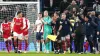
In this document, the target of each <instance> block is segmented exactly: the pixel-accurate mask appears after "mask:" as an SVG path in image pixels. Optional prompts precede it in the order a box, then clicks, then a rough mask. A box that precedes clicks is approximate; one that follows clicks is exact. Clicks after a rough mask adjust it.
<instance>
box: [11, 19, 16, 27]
mask: <svg viewBox="0 0 100 56" xmlns="http://www.w3.org/2000/svg"><path fill="white" fill-rule="evenodd" d="M14 19H15V18H13V21H12V22H11V28H12V29H13V27H14V24H15V22H14Z"/></svg>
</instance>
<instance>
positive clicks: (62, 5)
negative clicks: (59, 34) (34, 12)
mask: <svg viewBox="0 0 100 56" xmlns="http://www.w3.org/2000/svg"><path fill="white" fill-rule="evenodd" d="M68 5H69V3H68V2H67V0H63V1H61V3H60V6H59V7H60V12H61V13H62V12H63V11H64V10H65V9H66V7H68Z"/></svg>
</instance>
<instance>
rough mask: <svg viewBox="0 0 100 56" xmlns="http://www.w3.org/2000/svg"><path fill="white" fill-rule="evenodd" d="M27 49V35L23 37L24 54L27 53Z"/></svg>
mask: <svg viewBox="0 0 100 56" xmlns="http://www.w3.org/2000/svg"><path fill="white" fill-rule="evenodd" d="M27 47H28V35H26V36H25V51H24V53H27Z"/></svg>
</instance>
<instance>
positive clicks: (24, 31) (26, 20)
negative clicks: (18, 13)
mask: <svg viewBox="0 0 100 56" xmlns="http://www.w3.org/2000/svg"><path fill="white" fill-rule="evenodd" d="M24 19H25V23H26V24H25V25H26V26H25V28H24V30H23V37H24V40H25V51H24V53H26V51H27V47H28V30H29V28H30V21H29V20H28V19H26V18H25V17H24Z"/></svg>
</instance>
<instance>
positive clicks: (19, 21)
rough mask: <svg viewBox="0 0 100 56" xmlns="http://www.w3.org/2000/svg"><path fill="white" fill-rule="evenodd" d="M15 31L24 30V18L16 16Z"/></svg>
mask: <svg viewBox="0 0 100 56" xmlns="http://www.w3.org/2000/svg"><path fill="white" fill-rule="evenodd" d="M13 31H14V32H16V33H18V34H21V33H22V32H23V18H14V26H13Z"/></svg>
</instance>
